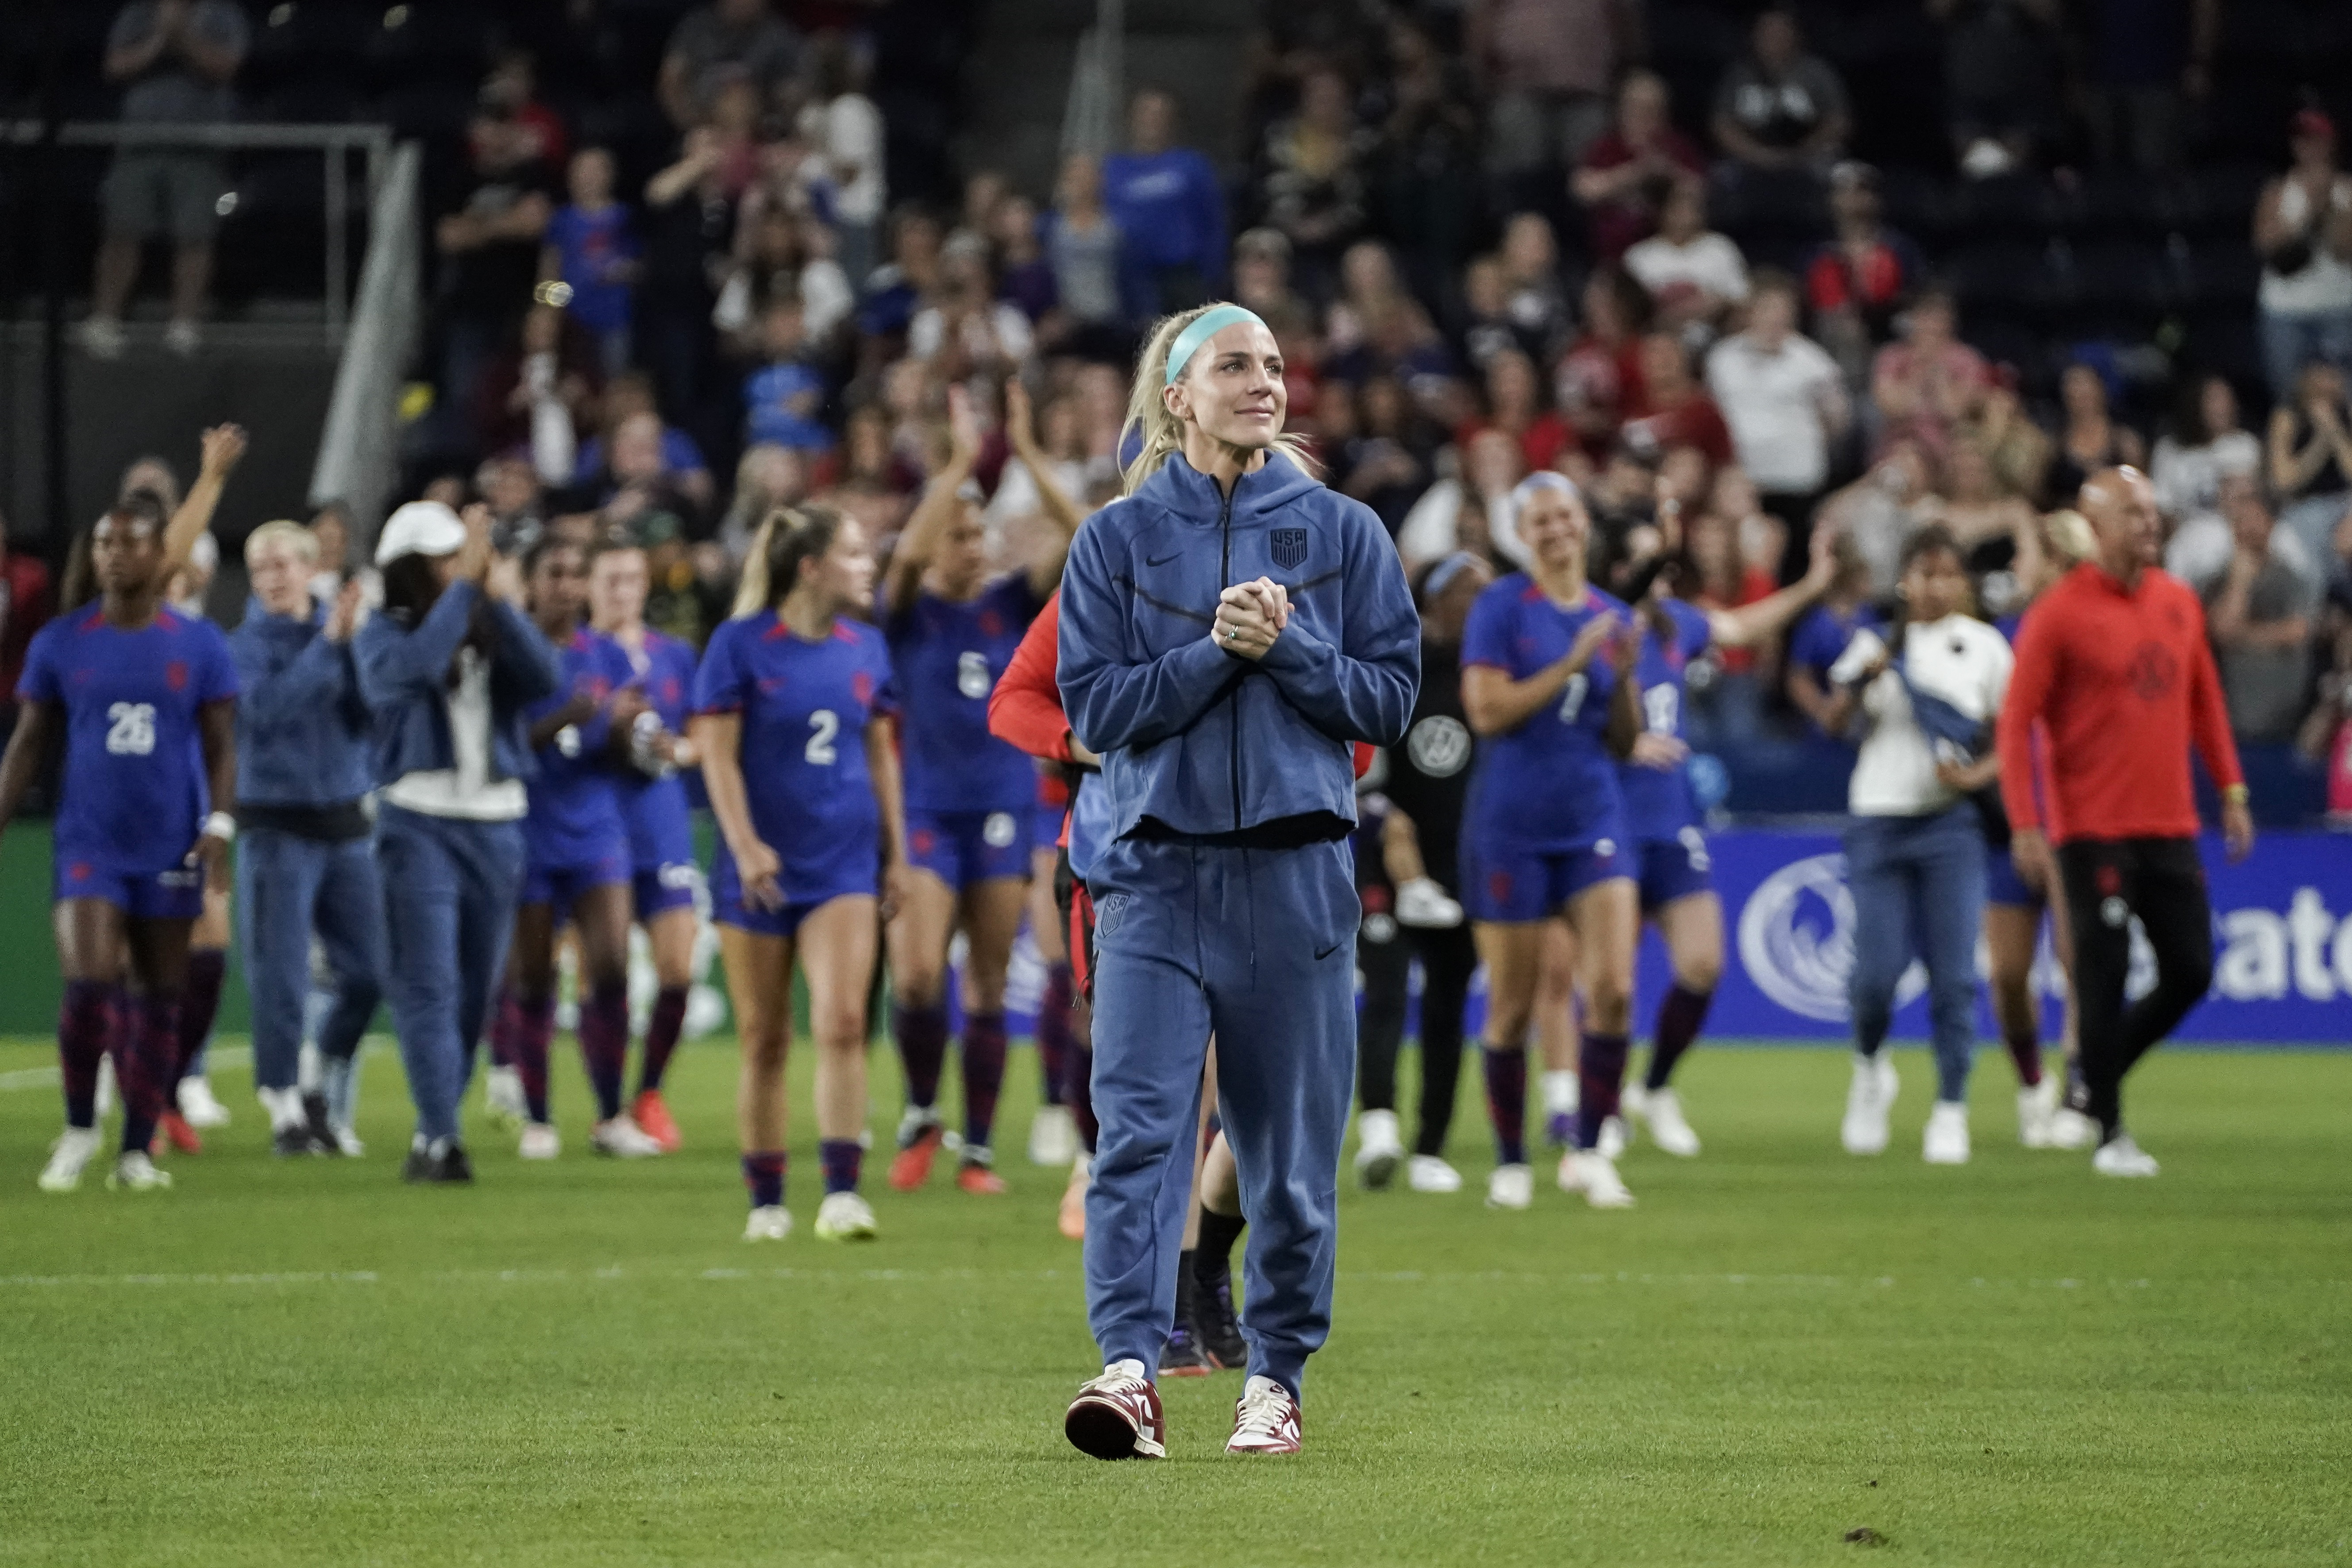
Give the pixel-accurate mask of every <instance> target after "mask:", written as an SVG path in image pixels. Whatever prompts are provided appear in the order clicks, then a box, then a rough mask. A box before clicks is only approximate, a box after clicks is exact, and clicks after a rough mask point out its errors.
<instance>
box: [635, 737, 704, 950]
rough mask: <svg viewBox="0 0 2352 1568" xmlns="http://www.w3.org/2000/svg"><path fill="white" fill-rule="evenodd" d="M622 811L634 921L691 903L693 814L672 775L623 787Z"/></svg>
mask: <svg viewBox="0 0 2352 1568" xmlns="http://www.w3.org/2000/svg"><path fill="white" fill-rule="evenodd" d="M621 814H622V816H625V817H626V818H627V819H628V824H629V867H630V869H631V870H632V872H633V873H634V875H633V877H632V878H631V881H632V884H633V886H634V889H635V894H636V917H637V919H639V920H641V921H644V920H650V919H652V918H653V917H654V916H656V915H657V914H659V913H661V912H662V911H663V910H675V909H680V908H683V907H685V906H686V905H688V904H691V903H692V902H694V885H695V882H696V881H697V880H698V872H697V871H696V869H695V864H694V814H693V808H692V807H691V806H689V805H688V804H687V798H686V786H685V785H684V784H682V783H681V782H679V779H678V776H677V774H675V773H673V774H671V775H670V776H669V777H668V778H666V779H653V780H650V781H648V782H647V783H646V784H640V785H637V786H635V789H634V790H625V791H624V792H623V793H622V796H621Z"/></svg>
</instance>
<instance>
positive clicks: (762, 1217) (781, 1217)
mask: <svg viewBox="0 0 2352 1568" xmlns="http://www.w3.org/2000/svg"><path fill="white" fill-rule="evenodd" d="M792 1233H793V1216H792V1215H791V1214H790V1213H788V1212H787V1211H786V1210H785V1209H784V1207H783V1205H781V1204H775V1205H770V1206H768V1207H766V1208H758V1209H753V1210H752V1211H751V1222H750V1223H749V1224H747V1225H745V1226H743V1239H744V1240H746V1241H782V1240H783V1239H784V1237H788V1236H790V1235H792Z"/></svg>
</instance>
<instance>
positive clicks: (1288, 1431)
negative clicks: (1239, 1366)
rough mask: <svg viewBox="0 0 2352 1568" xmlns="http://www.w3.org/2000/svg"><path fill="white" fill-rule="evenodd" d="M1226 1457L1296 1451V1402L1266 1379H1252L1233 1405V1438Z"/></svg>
mask: <svg viewBox="0 0 2352 1568" xmlns="http://www.w3.org/2000/svg"><path fill="white" fill-rule="evenodd" d="M1225 1452H1226V1453H1228V1454H1296V1453H1297V1452H1298V1401H1297V1400H1296V1399H1293V1398H1292V1397H1291V1396H1290V1390H1288V1389H1286V1388H1285V1387H1283V1386H1282V1384H1278V1383H1276V1382H1275V1381H1274V1379H1272V1378H1270V1377H1253V1378H1251V1379H1250V1380H1249V1383H1248V1384H1246V1385H1245V1386H1244V1388H1243V1390H1242V1396H1241V1398H1240V1399H1238V1400H1236V1401H1234V1435H1233V1436H1230V1437H1228V1438H1226V1439H1225Z"/></svg>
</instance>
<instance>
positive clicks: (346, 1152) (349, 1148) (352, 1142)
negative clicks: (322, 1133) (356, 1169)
mask: <svg viewBox="0 0 2352 1568" xmlns="http://www.w3.org/2000/svg"><path fill="white" fill-rule="evenodd" d="M327 1136H329V1137H330V1138H332V1139H333V1140H334V1141H335V1152H337V1153H339V1154H341V1155H342V1156H343V1157H344V1158H345V1159H347V1160H356V1159H358V1158H359V1157H360V1156H361V1155H362V1154H364V1153H366V1152H367V1145H366V1144H364V1143H362V1142H360V1135H359V1134H358V1133H356V1132H354V1131H352V1130H351V1127H350V1125H349V1124H348V1123H346V1122H341V1121H331V1122H329V1123H328V1124H327Z"/></svg>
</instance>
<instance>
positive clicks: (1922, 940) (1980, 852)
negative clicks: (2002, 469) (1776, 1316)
mask: <svg viewBox="0 0 2352 1568" xmlns="http://www.w3.org/2000/svg"><path fill="white" fill-rule="evenodd" d="M1896 592H1897V594H1899V595H1901V598H1902V612H1901V614H1900V615H1899V616H1897V617H1896V619H1895V624H1894V626H1891V627H1889V628H1888V629H1887V630H1886V632H1885V634H1884V635H1882V634H1880V633H1878V632H1875V631H1870V630H1864V631H1858V632H1856V633H1855V634H1854V636H1853V641H1852V642H1851V643H1850V644H1848V645H1847V647H1846V650H1845V652H1844V653H1843V654H1842V655H1840V656H1839V658H1838V660H1837V662H1836V663H1835V664H1833V665H1832V666H1831V667H1830V679H1831V682H1832V686H1833V688H1834V689H1835V695H1834V697H1833V698H1832V709H1833V710H1832V712H1831V713H1830V714H1829V716H1828V722H1827V723H1826V725H1825V727H1826V728H1828V729H1830V730H1831V731H1832V732H1836V731H1842V730H1843V727H1844V722H1845V720H1846V718H1847V717H1848V716H1849V715H1850V713H1851V711H1852V710H1853V709H1854V708H1856V707H1858V708H1859V709H1860V710H1861V713H1862V715H1863V724H1864V732H1863V740H1862V751H1861V755H1860V756H1859V758H1858V759H1857V760H1856V762H1855V763H1854V769H1853V778H1852V779H1851V781H1849V783H1848V784H1847V801H1848V809H1849V810H1851V811H1852V813H1853V821H1852V822H1851V823H1850V824H1849V825H1848V826H1847V828H1846V880H1847V883H1848V885H1849V887H1850V888H1851V889H1852V891H1853V976H1852V979H1851V981H1850V983H1849V986H1848V996H1849V999H1850V1001H1851V1004H1852V1006H1853V1038H1854V1050H1855V1057H1854V1064H1853V1085H1852V1087H1851V1089H1849V1090H1848V1092H1847V1096H1846V1111H1845V1121H1844V1123H1843V1128H1842V1130H1841V1134H1840V1136H1841V1139H1842V1141H1843V1143H1844V1145H1845V1149H1846V1152H1848V1153H1850V1154H1878V1153H1883V1152H1885V1149H1886V1139H1887V1128H1886V1121H1887V1113H1888V1111H1889V1110H1891V1109H1892V1108H1893V1106H1894V1104H1895V1091H1896V1089H1898V1088H1899V1087H1900V1086H1899V1084H1898V1082H1897V1080H1896V1077H1895V1064H1894V1062H1893V1061H1892V1060H1891V1059H1889V1058H1887V1057H1886V1056H1885V1053H1884V1052H1883V1050H1882V1049H1881V1047H1883V1046H1884V1045H1885V1040H1886V1032H1887V1028H1888V1026H1889V1025H1890V1024H1891V1023H1892V1021H1893V1018H1894V1015H1895V1001H1896V992H1897V989H1898V987H1899V985H1900V984H1901V981H1902V977H1903V974H1904V972H1905V971H1906V970H1907V969H1908V968H1909V967H1910V965H1911V961H1912V959H1913V958H1914V957H1915V956H1916V957H1918V958H1920V959H1922V960H1924V961H1925V962H1926V964H1927V1014H1928V1019H1929V1025H1930V1030H1931V1033H1932V1035H1933V1037H1934V1041H1935V1047H1936V1105H1935V1109H1934V1110H1932V1111H1930V1112H1929V1113H1928V1117H1927V1134H1926V1138H1925V1140H1924V1142H1923V1144H1922V1150H1921V1152H1922V1154H1923V1156H1924V1157H1925V1158H1926V1160H1927V1163H1929V1164H1934V1165H1958V1164H1965V1163H1967V1162H1968V1158H1969V1107H1968V1095H1969V1058H1970V1056H1971V1054H1972V1052H1973V1048H1974V1047H1975V1043H1976V994H1977V972H1976V954H1977V931H1978V929H1979V927H1980V926H1981V925H1982V924H1983V923H1984V902H1985V820H1984V817H1983V815H1982V808H1981V807H1980V806H1979V802H1978V800H1977V799H1976V798H1974V797H1975V796H1977V795H1979V794H1980V792H1982V791H1984V790H1985V789H1986V788H1987V787H1988V786H1989V785H1990V784H1994V783H1995V782H1997V781H1998V780H1999V779H2000V756H1999V755H1998V754H1997V753H1996V752H1994V750H1993V746H1992V742H1991V739H1990V736H1991V730H1992V725H1993V721H1995V720H1996V719H1998V718H1999V717H2000V704H2001V700H2002V698H2003V697H2004V696H2006V695H2007V693H2008V690H2009V674H2010V668H2011V663H2012V662H2013V660H2012V657H2011V653H2010V649H2009V642H2008V639H2007V638H2005V637H2002V636H2001V635H2000V633H1999V632H1998V631H1995V630H1994V629H1993V628H1992V627H1991V626H1987V625H1986V624H1985V623H1984V622H1982V621H1979V620H1977V619H1975V618H1973V617H1971V616H1969V615H1968V614H1966V613H1965V610H1964V606H1965V605H1967V603H1968V598H1969V579H1968V573H1967V570H1966V569H1965V568H1964V567H1963V566H1962V565H1961V561H1960V547H1959V542H1958V541H1957V540H1956V539H1955V538H1954V537H1953V536H1952V533H1951V531H1949V530H1948V529H1946V528H1944V527H1942V526H1941V525H1934V526H1930V527H1927V528H1923V529H1921V530H1920V531H1918V532H1917V533H1915V534H1913V535H1912V536H1911V538H1910V540H1909V541H1908V542H1906V544H1905V545H1904V547H1903V558H1902V567H1901V576H1900V578H1899V579H1898V581H1897V584H1896ZM1837 710H1844V711H1837Z"/></svg>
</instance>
